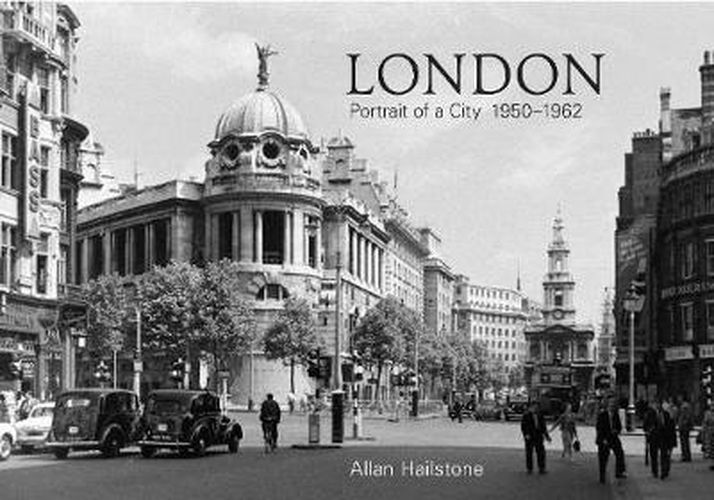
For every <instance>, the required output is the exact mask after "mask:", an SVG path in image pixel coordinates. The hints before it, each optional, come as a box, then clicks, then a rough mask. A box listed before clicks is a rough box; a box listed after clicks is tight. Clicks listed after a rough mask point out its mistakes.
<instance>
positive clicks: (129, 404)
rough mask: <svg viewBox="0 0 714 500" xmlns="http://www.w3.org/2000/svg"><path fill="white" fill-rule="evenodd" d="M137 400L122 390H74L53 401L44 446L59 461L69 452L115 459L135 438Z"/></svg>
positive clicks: (137, 421) (136, 433)
mask: <svg viewBox="0 0 714 500" xmlns="http://www.w3.org/2000/svg"><path fill="white" fill-rule="evenodd" d="M139 418H140V413H139V399H138V398H137V396H136V394H135V393H133V392H131V391H127V390H123V389H74V390H70V391H66V392H63V393H62V394H60V395H59V396H58V397H57V399H56V400H55V410H54V415H53V417H52V427H51V428H50V434H49V436H48V438H47V447H48V448H50V449H52V451H53V453H54V455H55V456H56V457H57V458H58V459H63V458H67V455H68V454H69V452H70V451H71V450H100V451H101V452H102V454H103V455H104V456H105V457H116V456H118V455H119V454H120V452H121V449H122V448H124V447H126V446H129V445H131V444H132V443H133V442H134V441H135V440H136V438H137V437H138V424H139Z"/></svg>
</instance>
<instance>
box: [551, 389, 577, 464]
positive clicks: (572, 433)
mask: <svg viewBox="0 0 714 500" xmlns="http://www.w3.org/2000/svg"><path fill="white" fill-rule="evenodd" d="M556 427H560V436H561V438H562V439H563V453H562V454H561V457H563V458H565V456H566V455H567V456H568V459H569V460H573V444H574V443H575V442H577V443H578V444H577V445H576V446H577V448H580V442H579V441H578V434H577V432H576V430H575V416H574V415H573V407H572V405H571V404H570V403H567V404H566V405H565V410H564V411H563V413H562V414H561V415H560V417H558V420H556V421H555V423H554V424H553V427H551V429H550V432H553V429H555V428H556ZM575 451H578V450H577V449H576V450H575Z"/></svg>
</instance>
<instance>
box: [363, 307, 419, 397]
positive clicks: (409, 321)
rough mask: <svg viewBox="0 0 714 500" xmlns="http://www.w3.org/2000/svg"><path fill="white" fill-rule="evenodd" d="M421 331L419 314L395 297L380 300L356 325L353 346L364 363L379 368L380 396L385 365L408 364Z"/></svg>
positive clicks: (377, 389)
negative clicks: (394, 363) (416, 335)
mask: <svg viewBox="0 0 714 500" xmlns="http://www.w3.org/2000/svg"><path fill="white" fill-rule="evenodd" d="M420 328H421V326H420V324H419V321H418V316H417V315H416V313H415V312H414V311H412V310H410V309H409V308H407V307H405V306H404V305H402V304H401V303H400V302H399V301H397V299H395V298H394V297H386V298H384V299H382V300H380V301H379V302H378V303H377V304H376V305H375V306H374V307H373V308H371V309H370V310H369V311H367V314H366V315H365V316H364V318H362V320H361V321H360V323H359V324H358V325H357V328H356V330H355V332H354V335H353V337H352V339H353V346H354V348H355V350H356V351H357V354H358V355H359V356H361V357H362V359H363V360H364V362H365V363H367V364H368V365H375V366H376V367H377V387H376V392H377V394H379V381H380V380H381V378H382V371H383V369H384V364H385V363H386V362H387V361H392V362H404V361H406V359H407V358H408V357H409V356H408V354H409V353H408V350H407V349H408V347H407V346H408V345H409V344H411V345H412V346H413V338H414V335H415V334H416V333H417V332H418V331H419V329H420ZM408 339H412V341H411V342H409V341H408ZM412 349H413V347H412ZM412 352H413V350H412ZM412 359H413V355H412Z"/></svg>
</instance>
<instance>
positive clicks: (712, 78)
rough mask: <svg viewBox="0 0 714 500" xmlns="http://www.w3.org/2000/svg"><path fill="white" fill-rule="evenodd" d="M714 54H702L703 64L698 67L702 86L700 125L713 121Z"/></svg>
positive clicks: (706, 52) (708, 52) (707, 52)
mask: <svg viewBox="0 0 714 500" xmlns="http://www.w3.org/2000/svg"><path fill="white" fill-rule="evenodd" d="M713 55H714V54H712V53H711V52H710V51H708V50H707V51H705V52H704V63H703V64H702V65H701V66H700V67H699V73H700V76H701V84H702V124H703V125H708V124H710V123H711V122H712V121H713V120H714V64H713V63H714V57H713Z"/></svg>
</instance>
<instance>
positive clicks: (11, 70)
mask: <svg viewBox="0 0 714 500" xmlns="http://www.w3.org/2000/svg"><path fill="white" fill-rule="evenodd" d="M16 72H17V57H16V56H15V54H9V53H7V52H6V53H5V89H6V90H7V93H8V94H9V95H10V99H15V73H16Z"/></svg>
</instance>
